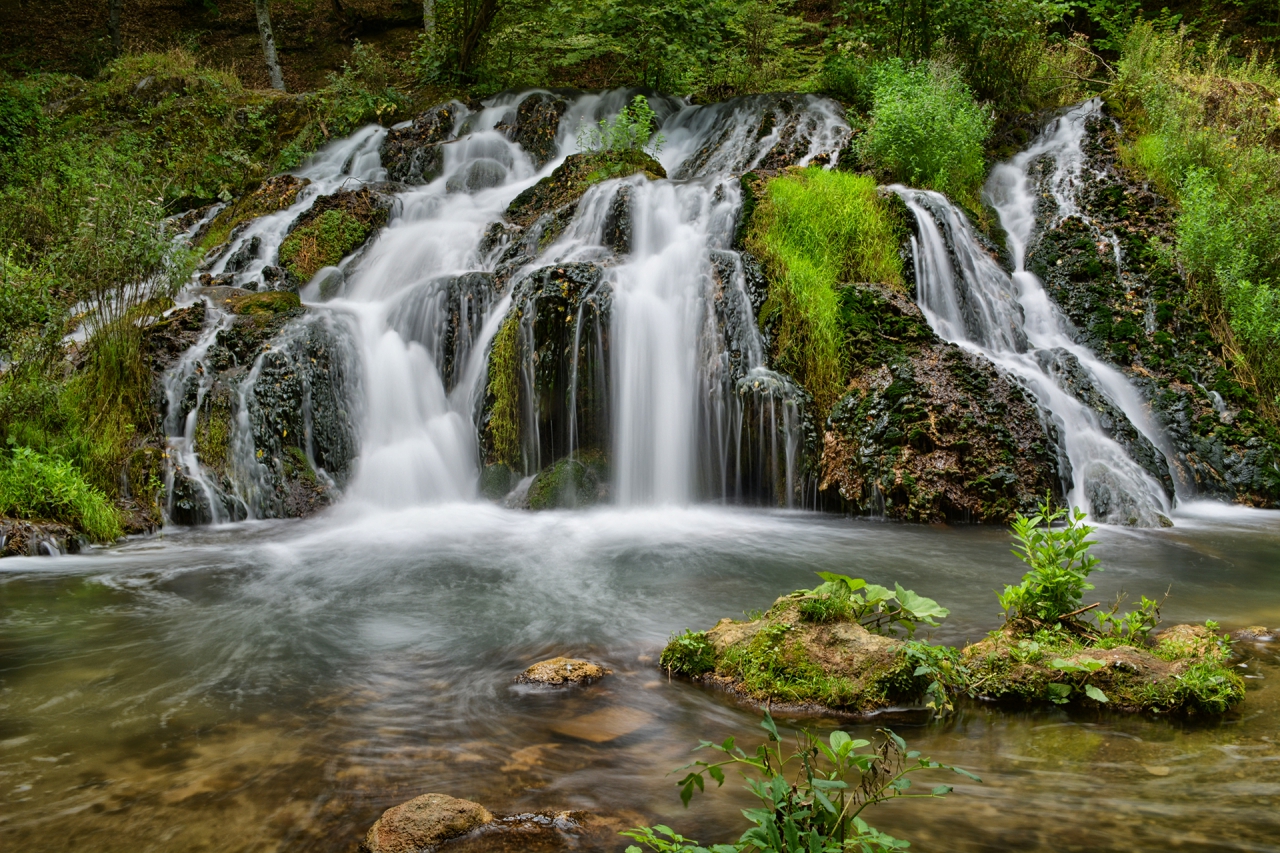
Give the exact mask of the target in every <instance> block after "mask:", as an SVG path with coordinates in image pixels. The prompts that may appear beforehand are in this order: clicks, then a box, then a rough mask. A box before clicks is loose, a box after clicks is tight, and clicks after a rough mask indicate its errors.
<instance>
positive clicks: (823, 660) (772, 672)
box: [661, 594, 928, 715]
mask: <svg viewBox="0 0 1280 853" xmlns="http://www.w3.org/2000/svg"><path fill="white" fill-rule="evenodd" d="M807 600H808V599H807V598H805V597H803V596H800V595H798V594H797V595H789V596H784V597H782V598H779V599H778V600H777V601H776V602H774V604H773V606H772V607H770V608H769V610H768V612H766V613H764V614H762V615H761V616H760V617H759V618H757V619H751V620H747V621H734V620H732V619H721V620H720V621H719V622H717V623H716V625H715V627H713V628H712V629H711V630H710V631H706V632H705V633H693V632H688V631H686V632H685V633H684V634H683V635H680V636H676V637H673V638H672V640H671V642H669V643H668V644H667V646H666V648H665V649H663V651H662V658H661V664H662V666H663V668H665V669H667V670H668V671H669V672H672V673H675V674H680V675H685V676H687V677H690V678H693V679H696V680H699V681H701V682H703V683H705V684H708V685H711V686H716V687H720V688H723V689H725V690H728V691H729V692H731V693H734V694H737V695H739V696H741V697H744V698H746V699H748V700H750V701H752V702H759V703H768V704H772V705H774V706H777V705H786V706H793V707H795V708H796V709H798V710H803V709H813V710H832V711H838V712H843V713H848V714H855V715H856V714H867V713H870V712H872V711H876V710H879V709H882V708H886V707H889V706H892V705H903V704H908V705H910V704H915V703H917V702H918V701H919V700H920V698H921V697H922V696H923V695H924V692H925V689H926V688H927V686H928V682H927V681H926V680H924V679H922V678H919V677H917V676H916V675H915V671H916V666H917V662H916V661H915V660H914V659H913V658H912V657H911V655H910V654H909V652H908V646H907V644H906V643H905V642H904V641H903V640H900V639H897V638H895V637H891V636H885V635H883V634H878V633H873V632H872V631H869V630H867V629H866V628H864V627H863V626H862V625H861V624H859V622H858V621H857V620H855V619H853V618H852V617H851V616H849V615H847V614H844V613H839V612H836V613H816V612H815V611H813V610H812V609H810V608H806V607H804V603H805V601H807Z"/></svg>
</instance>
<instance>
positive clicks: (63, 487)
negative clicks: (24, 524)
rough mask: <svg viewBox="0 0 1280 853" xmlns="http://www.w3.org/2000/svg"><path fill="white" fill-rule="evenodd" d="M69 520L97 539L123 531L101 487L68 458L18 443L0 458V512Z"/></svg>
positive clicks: (10, 514)
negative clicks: (51, 456) (95, 486)
mask: <svg viewBox="0 0 1280 853" xmlns="http://www.w3.org/2000/svg"><path fill="white" fill-rule="evenodd" d="M4 515H9V516H15V517H17V518H32V519H46V520H50V521H60V522H63V523H64V524H69V525H71V526H73V527H75V528H77V529H79V530H82V531H84V532H85V533H87V534H88V535H89V536H90V537H91V538H93V539H95V540H98V541H103V542H107V541H111V540H113V539H116V538H118V537H119V536H120V535H121V530H120V517H119V515H118V514H117V513H116V510H115V507H114V506H112V505H111V501H109V500H108V499H107V497H106V496H105V495H104V494H102V492H101V491H99V490H98V489H95V488H94V487H93V486H91V485H89V484H88V483H86V482H85V480H84V477H83V476H82V475H81V474H80V472H79V471H77V470H76V468H75V467H74V466H73V465H72V464H71V463H70V462H68V461H66V460H65V459H58V458H50V457H47V456H43V455H41V454H39V453H36V452H35V451H34V450H32V449H31V448H29V447H15V448H13V450H12V455H11V456H10V458H9V459H8V460H0V516H4Z"/></svg>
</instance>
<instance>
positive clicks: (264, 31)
mask: <svg viewBox="0 0 1280 853" xmlns="http://www.w3.org/2000/svg"><path fill="white" fill-rule="evenodd" d="M114 2H119V0H114ZM254 6H255V7H256V8H257V11H258V35H259V36H260V37H261V38H262V56H263V58H264V59H266V61H267V73H268V74H270V75H271V88H273V89H279V90H280V91H281V92H283V91H284V90H285V89H284V72H283V71H281V70H280V60H279V59H278V58H276V37H275V34H274V33H273V32H272V31H271V10H270V9H268V8H267V0H254Z"/></svg>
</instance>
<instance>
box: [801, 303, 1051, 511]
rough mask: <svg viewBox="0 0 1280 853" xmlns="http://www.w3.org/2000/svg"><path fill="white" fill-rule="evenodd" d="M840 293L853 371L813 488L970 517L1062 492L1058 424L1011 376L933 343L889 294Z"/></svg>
mask: <svg viewBox="0 0 1280 853" xmlns="http://www.w3.org/2000/svg"><path fill="white" fill-rule="evenodd" d="M840 298H841V303H842V310H843V311H845V312H846V316H847V317H848V318H849V321H850V329H851V335H850V340H849V348H850V352H851V362H852V364H853V368H854V369H853V375H852V379H851V382H850V385H851V386H852V387H851V389H850V390H849V392H848V393H846V394H845V396H844V397H842V398H841V399H840V400H839V401H838V402H837V403H836V405H835V406H834V407H833V409H832V411H831V416H830V418H829V420H828V422H827V428H826V432H825V434H824V435H823V439H822V442H823V445H822V458H821V474H822V480H821V482H820V484H819V489H820V490H821V491H822V492H825V493H827V494H828V495H832V496H833V497H836V498H837V499H838V501H839V502H840V503H842V504H843V505H844V506H846V507H848V508H849V509H851V510H852V511H854V512H863V513H867V512H870V513H883V514H885V515H888V516H891V517H895V518H902V519H905V520H908V521H980V522H1003V521H1006V520H1008V519H1009V518H1011V517H1012V516H1013V514H1014V513H1016V512H1020V511H1029V510H1031V509H1032V508H1034V506H1035V505H1036V503H1037V502H1038V501H1039V500H1042V499H1043V498H1044V495H1045V494H1046V493H1047V492H1048V493H1055V494H1062V493H1063V491H1064V485H1063V483H1061V482H1060V479H1059V475H1058V472H1059V464H1058V456H1057V454H1058V450H1057V439H1056V434H1055V430H1056V427H1055V425H1054V424H1052V423H1046V422H1045V421H1043V420H1042V418H1041V416H1040V413H1039V410H1038V409H1037V407H1036V406H1035V404H1034V402H1033V400H1032V398H1031V397H1030V395H1029V394H1028V393H1027V392H1026V391H1025V390H1024V389H1023V388H1022V387H1021V386H1020V385H1018V384H1017V383H1016V382H1014V381H1013V380H1012V379H1011V378H1010V377H1008V376H1006V375H1004V374H1002V373H1001V372H1000V371H998V370H997V369H996V368H995V366H994V365H992V364H991V363H990V362H988V361H987V360H986V359H984V358H982V357H981V356H979V355H977V354H974V353H971V352H968V351H966V350H963V349H961V348H960V347H957V346H954V345H952V344H948V343H945V342H943V341H942V340H941V339H940V338H938V337H937V336H936V335H935V334H934V332H933V330H932V329H930V328H929V326H928V324H927V323H926V322H925V319H924V315H923V314H921V312H920V309H919V308H918V307H917V306H916V305H915V303H913V302H912V301H911V300H910V299H908V298H906V297H905V296H903V295H902V294H900V293H897V292H896V291H893V290H891V289H889V288H885V287H879V286H874V285H851V286H849V287H848V288H846V289H845V290H844V291H843V292H842V293H841V297H840Z"/></svg>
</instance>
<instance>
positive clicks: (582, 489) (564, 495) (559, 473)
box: [526, 452, 609, 509]
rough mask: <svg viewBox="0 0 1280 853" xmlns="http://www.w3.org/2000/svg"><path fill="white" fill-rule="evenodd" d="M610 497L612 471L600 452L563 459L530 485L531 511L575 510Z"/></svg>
mask: <svg viewBox="0 0 1280 853" xmlns="http://www.w3.org/2000/svg"><path fill="white" fill-rule="evenodd" d="M608 497H609V471H608V465H607V464H606V463H605V461H604V457H603V455H601V454H600V453H598V452H588V453H586V454H579V455H578V456H577V457H575V458H572V459H560V460H558V461H557V462H555V463H554V464H552V465H549V466H547V467H546V468H544V469H542V470H541V471H539V472H538V475H537V476H536V477H534V478H533V482H532V483H530V484H529V491H528V494H527V497H526V504H527V506H528V507H529V509H575V508H578V507H587V506H594V505H595V504H598V503H602V502H603V501H605V500H606V499H607V498H608Z"/></svg>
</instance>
